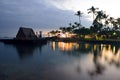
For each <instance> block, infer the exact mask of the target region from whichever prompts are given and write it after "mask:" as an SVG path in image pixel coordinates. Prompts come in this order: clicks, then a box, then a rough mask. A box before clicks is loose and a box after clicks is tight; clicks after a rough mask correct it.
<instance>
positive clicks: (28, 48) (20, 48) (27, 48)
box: [5, 44, 46, 59]
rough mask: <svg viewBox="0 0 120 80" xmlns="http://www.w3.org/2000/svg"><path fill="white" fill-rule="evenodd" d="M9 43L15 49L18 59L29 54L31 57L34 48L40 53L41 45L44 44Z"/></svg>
mask: <svg viewBox="0 0 120 80" xmlns="http://www.w3.org/2000/svg"><path fill="white" fill-rule="evenodd" d="M5 45H8V44H5ZM9 45H11V46H13V47H14V48H15V49H16V51H17V53H18V55H19V57H20V59H24V58H27V57H30V56H31V57H32V56H33V53H34V51H35V50H38V52H39V53H41V51H42V47H43V46H44V45H46V44H39V45H33V44H9Z"/></svg>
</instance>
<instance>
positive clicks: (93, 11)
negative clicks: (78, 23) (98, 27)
mask: <svg viewBox="0 0 120 80" xmlns="http://www.w3.org/2000/svg"><path fill="white" fill-rule="evenodd" d="M98 9H99V8H95V7H94V6H92V7H91V8H89V9H87V10H88V14H89V13H93V21H94V16H95V14H96V10H98Z"/></svg>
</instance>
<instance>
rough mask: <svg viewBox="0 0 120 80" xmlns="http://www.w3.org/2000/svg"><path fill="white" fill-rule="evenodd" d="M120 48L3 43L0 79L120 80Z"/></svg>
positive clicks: (51, 43) (0, 54)
mask: <svg viewBox="0 0 120 80" xmlns="http://www.w3.org/2000/svg"><path fill="white" fill-rule="evenodd" d="M119 74H120V46H119V45H106V44H88V43H77V42H71V43H67V42H66V43H65V42H49V43H47V44H44V45H37V46H35V45H6V44H2V43H0V79H5V78H6V79H7V80H120V76H119Z"/></svg>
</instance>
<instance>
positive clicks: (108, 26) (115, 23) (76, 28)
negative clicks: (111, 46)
mask: <svg viewBox="0 0 120 80" xmlns="http://www.w3.org/2000/svg"><path fill="white" fill-rule="evenodd" d="M98 9H99V8H95V7H94V6H92V7H91V8H89V9H88V14H89V13H93V23H92V25H91V26H90V27H89V28H86V27H83V26H82V24H81V19H80V18H81V16H82V14H83V13H82V12H81V11H77V13H75V15H76V16H78V17H79V21H78V22H74V23H69V26H68V27H60V28H59V30H56V31H51V32H50V34H53V35H54V36H55V34H59V33H63V34H65V33H69V34H74V35H72V37H75V38H79V39H86V38H89V39H101V40H103V39H120V18H117V19H115V18H113V17H111V16H109V15H107V14H106V13H105V11H103V10H98Z"/></svg>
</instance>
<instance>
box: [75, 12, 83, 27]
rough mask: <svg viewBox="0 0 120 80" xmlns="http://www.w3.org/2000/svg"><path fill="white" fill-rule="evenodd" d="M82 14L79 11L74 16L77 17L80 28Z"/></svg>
mask: <svg viewBox="0 0 120 80" xmlns="http://www.w3.org/2000/svg"><path fill="white" fill-rule="evenodd" d="M82 14H83V13H82V12H81V11H77V13H76V14H75V15H77V16H78V17H79V26H81V20H80V17H82Z"/></svg>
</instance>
